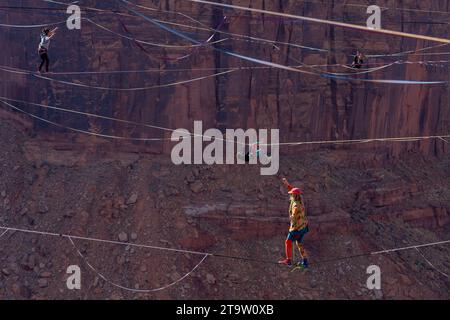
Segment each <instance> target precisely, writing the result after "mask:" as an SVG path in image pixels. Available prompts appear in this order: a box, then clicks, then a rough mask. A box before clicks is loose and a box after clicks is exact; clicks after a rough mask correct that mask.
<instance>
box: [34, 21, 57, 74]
mask: <svg viewBox="0 0 450 320" xmlns="http://www.w3.org/2000/svg"><path fill="white" fill-rule="evenodd" d="M57 29H58V28H55V29H53V30H50V29H49V28H45V29H43V30H42V33H41V42H40V43H39V49H38V53H39V56H40V57H41V60H42V61H41V64H40V66H39V72H41V69H42V67H43V66H44V63H45V71H46V72H48V65H49V63H50V60H49V58H48V48H49V46H50V39H51V38H53V36H54V35H55V34H56V30H57Z"/></svg>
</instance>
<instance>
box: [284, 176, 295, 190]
mask: <svg viewBox="0 0 450 320" xmlns="http://www.w3.org/2000/svg"><path fill="white" fill-rule="evenodd" d="M281 181H282V182H283V185H284V186H285V187H286V189H287V190H288V191H291V190H292V189H293V188H294V187H293V186H291V185H290V184H289V182H288V181H287V179H286V178H283V179H282V180H281Z"/></svg>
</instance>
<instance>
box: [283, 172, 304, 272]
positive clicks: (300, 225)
mask: <svg viewBox="0 0 450 320" xmlns="http://www.w3.org/2000/svg"><path fill="white" fill-rule="evenodd" d="M282 181H283V184H284V186H285V187H286V188H287V190H288V193H289V195H290V199H291V203H290V205H289V218H290V222H291V225H290V227H289V233H288V236H287V239H286V241H285V250H286V258H285V259H283V260H280V261H278V263H280V264H284V265H291V264H292V255H293V252H292V243H293V242H294V241H295V242H296V244H297V248H298V250H299V251H300V255H301V256H302V260H301V262H299V266H301V267H304V268H307V267H308V255H307V253H306V250H305V248H304V247H303V238H304V237H305V235H306V234H307V233H308V231H309V228H308V219H307V218H306V210H305V202H304V201H303V196H302V194H303V192H302V190H300V189H299V188H295V187H293V186H291V185H290V184H289V182H288V181H287V180H286V178H283V180H282Z"/></svg>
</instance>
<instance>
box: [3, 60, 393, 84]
mask: <svg viewBox="0 0 450 320" xmlns="http://www.w3.org/2000/svg"><path fill="white" fill-rule="evenodd" d="M293 60H294V61H296V62H299V61H298V60H296V59H293ZM396 64H397V62H392V63H389V64H385V65H382V66H379V67H374V68H369V69H367V70H365V71H358V72H346V73H337V72H328V71H320V73H321V74H324V75H336V76H348V75H359V74H368V73H373V72H376V71H380V70H383V69H386V68H390V67H392V66H394V65H396ZM302 66H303V67H304V68H310V69H313V70H315V67H311V66H308V65H304V64H303V65H302ZM0 70H2V71H4V72H9V73H14V74H21V75H25V74H27V75H32V76H34V77H36V78H39V79H43V80H46V81H50V82H57V83H62V84H65V85H71V86H76V87H82V88H89V89H96V90H107V91H143V90H151V89H161V88H167V87H173V86H177V85H182V84H187V83H191V82H196V81H200V80H205V79H208V78H214V77H218V76H222V75H225V74H228V73H232V72H235V71H240V70H241V69H228V70H227V71H222V72H218V73H214V74H211V75H207V76H202V77H197V78H193V79H189V80H183V81H177V82H171V83H166V84H160V85H154V86H148V87H136V88H112V87H102V86H94V85H87V84H84V83H81V82H79V81H78V82H74V81H66V80H59V79H55V78H50V77H46V76H42V75H40V74H38V73H36V72H33V71H30V70H21V71H17V70H18V69H16V70H14V69H12V68H2V67H0Z"/></svg>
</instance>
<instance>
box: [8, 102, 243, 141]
mask: <svg viewBox="0 0 450 320" xmlns="http://www.w3.org/2000/svg"><path fill="white" fill-rule="evenodd" d="M3 100H6V101H13V102H18V103H25V104H29V105H33V106H38V107H42V108H47V109H52V110H58V111H62V112H68V113H73V114H78V115H85V116H88V117H92V118H99V119H105V120H111V121H117V122H120V123H126V124H132V125H136V126H143V127H147V128H151V129H159V130H163V131H169V132H178V133H179V136H181V137H183V138H184V137H186V136H191V137H201V138H208V139H209V141H211V140H218V141H224V142H232V143H233V144H236V145H244V146H245V143H243V142H240V141H234V140H232V141H230V140H227V139H223V138H218V137H212V136H207V135H203V134H197V133H186V132H184V131H181V129H176V130H175V129H170V128H165V127H161V126H155V125H150V124H145V123H142V122H134V121H129V120H124V119H118V118H112V117H108V116H102V115H98V114H93V113H88V112H81V111H76V110H72V109H64V108H59V107H53V106H48V105H43V104H38V103H32V102H27V101H23V100H15V99H9V98H7V97H0V102H2V103H4V104H6V105H8V106H9V107H11V108H13V109H15V110H17V111H19V112H22V113H24V114H27V115H29V116H31V117H33V118H36V119H38V120H41V121H44V122H47V123H50V124H53V125H55V126H58V127H61V128H64V129H68V130H72V131H76V132H79V133H85V134H90V135H95V136H100V137H103V138H110V139H121V140H136V141H163V140H170V141H173V140H172V138H129V137H119V136H111V135H106V134H99V133H94V132H91V131H84V130H80V129H76V128H71V127H66V126H63V125H61V124H59V123H55V122H52V121H49V120H47V119H44V118H41V117H38V116H36V115H34V114H31V113H28V112H26V111H24V110H22V109H20V108H18V107H16V106H14V105H12V104H9V103H7V102H6V101H3Z"/></svg>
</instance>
